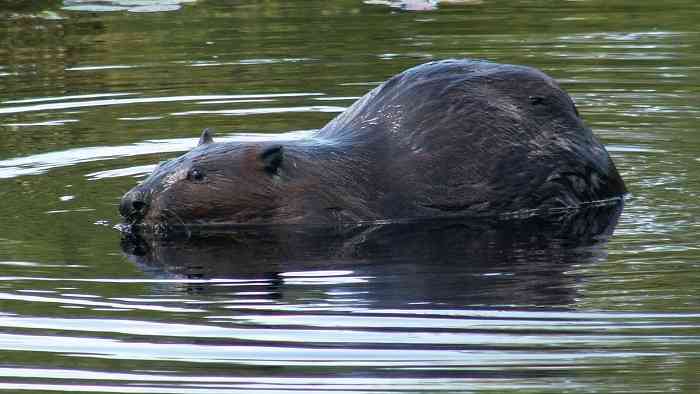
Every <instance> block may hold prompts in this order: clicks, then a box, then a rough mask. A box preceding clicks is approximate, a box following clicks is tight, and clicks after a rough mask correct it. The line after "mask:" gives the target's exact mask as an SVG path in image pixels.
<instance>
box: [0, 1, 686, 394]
mask: <svg viewBox="0 0 700 394" xmlns="http://www.w3.org/2000/svg"><path fill="white" fill-rule="evenodd" d="M64 3H65V4H64ZM136 3H143V4H147V3H153V4H154V3H155V2H133V1H131V2H129V1H122V2H119V1H114V2H110V3H109V4H107V3H106V2H102V3H98V2H94V3H89V2H84V1H83V2H81V1H77V0H76V1H67V0H66V1H64V2H63V3H62V2H61V1H7V0H6V1H4V2H0V201H1V203H0V390H2V391H6V392H27V393H28V392H36V393H39V392H56V391H64V392H129V393H224V392H226V393H236V392H241V393H248V392H265V393H288V392H333V393H365V392H366V393H399V392H400V393H417V392H425V393H435V392H465V393H466V392H469V393H472V392H495V393H516V392H517V393H594V392H595V393H658V392H663V393H668V392H680V393H697V392H700V373H699V370H700V284H699V280H700V251H699V248H700V241H699V239H700V220H698V218H699V217H700V204H699V203H698V201H699V200H698V197H699V195H700V181H698V179H699V178H698V177H699V176H700V161H699V158H700V135H699V134H698V131H699V128H698V125H699V123H700V122H699V121H700V109H699V108H700V105H699V104H700V28H698V21H699V20H700V3H698V2H697V1H695V0H692V1H691V0H669V1H664V2H661V1H617V2H610V1H569V2H563V1H489V0H483V1H463V2H443V3H440V4H438V5H437V7H426V6H421V4H419V3H423V2H418V1H416V2H413V3H414V4H413V6H412V7H413V8H435V9H433V10H431V11H421V12H418V11H416V12H409V11H404V10H401V9H400V8H396V7H390V6H389V5H390V4H389V3H398V2H388V1H385V2H381V1H379V2H374V3H378V4H365V3H363V2H362V1H360V0H339V1H315V0H303V1H302V0H291V1H206V0H200V1H192V2H184V1H180V2H178V1H169V2H160V3H159V4H157V5H156V6H154V5H153V4H151V6H150V7H147V8H143V7H142V8H138V7H136V8H135V9H134V8H132V9H131V11H128V10H127V9H128V8H129V7H135V6H134V4H136ZM368 3H371V2H368ZM95 4H97V5H99V6H100V7H96V6H95ZM143 4H141V5H142V6H143ZM394 5H395V4H394ZM107 6H109V7H111V8H107ZM136 6H138V4H136ZM64 7H65V8H64ZM409 8H410V7H409ZM107 9H114V11H111V12H107V11H104V10H107ZM96 10H103V11H100V12H97V11H96ZM137 11H142V12H137ZM144 11H150V12H144ZM450 57H472V58H484V59H489V60H493V61H498V62H504V63H518V64H527V65H531V66H535V67H538V68H541V69H542V70H544V71H545V72H547V73H548V74H550V75H552V76H553V77H555V78H556V79H557V80H558V81H560V83H561V84H562V86H563V87H564V88H565V89H566V90H567V91H569V93H570V94H571V95H572V96H573V97H574V98H575V100H576V102H577V105H578V108H579V110H580V112H581V115H582V116H583V118H584V119H585V120H586V122H587V123H588V124H589V125H590V126H591V127H592V128H593V129H594V131H595V132H596V134H597V135H598V136H599V137H600V138H601V139H602V140H603V142H604V143H605V144H606V146H607V147H608V149H609V151H610V152H611V154H612V156H613V159H614V160H615V162H616V164H617V167H618V169H619V170H620V172H621V173H622V175H623V177H624V178H625V180H626V182H627V185H628V188H629V189H630V192H631V197H630V198H629V199H628V200H627V203H626V206H625V209H624V211H623V213H622V215H621V216H620V220H619V223H618V224H617V227H616V229H615V232H614V235H612V236H611V237H609V238H608V237H596V238H595V239H594V240H589V241H586V242H583V241H581V242H578V243H575V244H574V245H571V244H566V243H560V242H558V240H556V239H555V238H556V237H551V238H550V237H549V235H550V232H548V231H544V230H543V231H541V232H540V231H539V230H538V229H537V228H535V229H533V228H527V229H520V228H518V229H517V230H513V229H506V230H503V229H500V230H497V231H493V232H488V233H485V234H479V235H474V236H473V237H470V236H465V234H464V233H454V232H445V233H439V232H438V233H436V232H431V233H430V235H426V234H423V233H421V230H420V229H418V230H416V229H412V230H411V231H413V232H412V233H411V234H410V235H408V236H405V237H404V238H399V240H400V242H399V241H397V242H395V243H393V244H392V245H390V249H391V250H392V258H381V259H378V258H375V259H358V260H352V259H351V260H349V261H348V260H343V261H336V260H333V259H330V258H318V257H319V256H323V253H320V254H319V253H311V252H309V254H308V255H304V254H303V253H302V255H303V256H305V257H303V258H297V259H294V260H289V261H279V260H270V259H267V258H262V257H261V256H262V255H261V254H258V253H249V254H247V255H245V256H243V255H242V254H239V252H240V250H237V249H235V248H234V249H230V248H229V246H225V247H223V248H220V249H213V247H212V246H211V245H205V246H204V247H200V248H199V249H187V248H184V249H178V248H177V247H174V248H164V250H162V251H159V253H161V254H160V256H161V259H160V260H158V259H156V260H157V261H147V260H140V259H135V258H133V257H132V258H128V257H127V256H126V255H125V253H124V251H123V250H122V248H121V247H120V234H119V233H118V232H117V231H116V230H115V229H114V228H113V226H114V225H115V224H117V223H118V222H119V217H118V212H117V206H118V202H119V198H120V196H121V195H122V194H123V193H124V192H125V191H126V190H128V189H129V188H130V187H132V186H133V185H134V184H135V183H136V181H137V180H138V179H140V178H141V177H142V176H144V175H145V174H146V173H148V172H149V171H150V170H151V169H152V168H153V165H154V164H155V163H157V162H158V161H160V160H163V159H165V158H170V157H174V156H176V155H178V154H179V153H181V152H183V151H185V150H187V149H189V148H190V147H191V146H193V145H194V144H195V143H196V138H197V136H198V134H199V132H200V131H201V129H202V128H204V127H213V128H215V129H216V130H217V132H218V134H219V135H220V136H222V138H223V139H231V140H236V139H246V138H258V137H257V136H256V135H257V134H260V133H282V132H292V131H293V132H300V133H302V134H303V132H305V131H309V130H313V129H316V128H319V127H321V126H323V125H324V124H325V123H326V122H327V121H328V120H330V119H331V118H332V117H333V116H335V114H336V113H338V112H339V111H342V109H343V108H345V107H347V106H348V105H350V104H351V103H352V102H353V100H354V99H355V98H357V97H359V96H361V95H363V94H364V93H366V92H367V91H368V90H369V89H371V88H372V87H373V86H375V85H376V84H377V83H379V82H380V81H383V80H385V79H387V78H388V77H390V76H391V75H393V74H395V73H397V72H400V71H401V70H403V69H405V68H407V67H410V66H413V65H416V64H419V63H422V62H425V61H428V60H431V59H443V58H450ZM251 134H252V135H251ZM513 232H514V233H513ZM435 234H439V236H436V235H435ZM533 234H534V235H533ZM533 239H534V240H533ZM455 240H457V241H455ZM436 244H437V245H436ZM287 247H292V248H293V246H289V245H287ZM319 249H323V245H321V246H320V247H319ZM193 251H194V252H193ZM222 256H223V257H222ZM397 256H398V257H397Z"/></svg>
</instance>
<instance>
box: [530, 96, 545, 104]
mask: <svg viewBox="0 0 700 394" xmlns="http://www.w3.org/2000/svg"><path fill="white" fill-rule="evenodd" d="M528 100H530V104H532V105H542V104H544V102H545V99H544V97H542V96H530V97H528Z"/></svg>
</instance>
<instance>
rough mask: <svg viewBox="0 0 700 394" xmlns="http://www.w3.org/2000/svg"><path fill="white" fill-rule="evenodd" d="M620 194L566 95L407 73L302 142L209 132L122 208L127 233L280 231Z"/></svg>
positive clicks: (504, 72) (508, 78) (471, 78)
mask: <svg viewBox="0 0 700 394" xmlns="http://www.w3.org/2000/svg"><path fill="white" fill-rule="evenodd" d="M625 192H626V189H625V185H624V182H623V181H622V179H621V178H620V175H619V174H618V172H617V170H616V169H615V166H614V164H613V163H612V161H611V159H610V157H609V155H608V153H607V151H606V150H605V148H604V147H603V145H602V144H601V143H600V142H599V141H598V140H597V139H596V138H595V136H594V135H593V134H592V132H591V130H590V129H589V128H588V127H587V126H585V124H584V123H583V121H582V120H581V118H580V117H579V115H578V112H577V110H576V108H575V106H574V103H573V101H572V100H571V98H570V97H569V96H568V94H566V92H564V91H563V90H562V89H561V88H560V87H559V86H558V85H557V84H556V82H554V80H552V79H551V78H550V77H548V76H547V75H545V74H543V73H542V72H540V71H538V70H535V69H532V68H529V67H524V66H514V65H503V64H496V63H490V62H483V61H469V60H447V61H440V62H432V63H427V64H424V65H420V66H417V67H414V68H412V69H409V70H407V71H404V72H403V73H401V74H398V75H396V76H394V77H393V78H391V79H390V80H388V81H387V82H385V83H384V84H382V85H380V86H378V87H377V88H375V89H374V90H372V91H371V92H369V93H368V94H367V95H365V96H364V97H363V98H361V99H360V100H358V101H357V102H356V103H355V104H353V105H352V106H351V107H350V108H348V109H347V110H346V111H345V112H343V113H342V114H340V115H338V116H337V117H336V118H335V119H333V120H332V121H331V122H330V123H328V124H327V125H326V126H325V127H323V128H322V129H321V130H319V131H318V132H317V133H315V135H313V136H312V137H310V138H308V139H304V140H289V141H280V140H275V141H274V142H269V143H266V142H249V143H215V142H213V140H212V138H211V135H210V134H209V132H208V131H206V130H205V132H204V133H203V134H202V137H201V139H200V144H199V146H197V147H196V148H194V149H193V150H192V151H190V152H188V153H187V154H185V155H183V156H181V157H179V158H177V159H174V160H171V161H170V162H168V163H166V164H164V165H162V166H160V167H159V168H157V169H156V170H155V171H154V172H153V174H151V175H150V176H149V177H148V178H147V179H146V180H145V181H144V182H142V183H141V184H140V185H138V186H136V187H135V188H134V189H132V190H131V191H129V192H128V193H126V194H125V195H124V197H123V198H122V202H121V206H120V212H121V214H122V216H123V217H124V218H125V220H126V221H127V222H128V223H131V224H135V223H144V224H147V225H153V224H213V223H227V224H285V223H290V224H291V223H307V224H310V223H319V224H325V223H329V224H330V223H338V222H357V221H365V220H377V219H406V218H420V217H437V216H457V215H481V214H488V215H492V214H502V213H509V212H516V211H522V210H531V209H549V208H566V207H577V206H580V205H581V204H584V203H587V202H593V201H599V200H606V199H611V198H616V197H620V196H621V195H623V194H624V193H625Z"/></svg>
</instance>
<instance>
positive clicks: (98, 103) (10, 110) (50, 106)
mask: <svg viewBox="0 0 700 394" xmlns="http://www.w3.org/2000/svg"><path fill="white" fill-rule="evenodd" d="M322 95H323V93H279V94H233V95H202V96H170V97H142V98H128V99H107V100H94V101H83V102H67V103H64V102H62V103H46V104H37V105H26V106H18V107H7V108H0V114H16V113H21V112H32V111H50V110H57V109H74V108H87V107H102V106H109V105H123V104H143V103H168V102H178V101H197V100H236V99H258V98H276V97H307V96H322Z"/></svg>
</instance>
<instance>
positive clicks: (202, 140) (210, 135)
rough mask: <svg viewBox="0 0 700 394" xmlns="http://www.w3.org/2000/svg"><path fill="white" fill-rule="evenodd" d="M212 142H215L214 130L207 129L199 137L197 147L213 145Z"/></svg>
mask: <svg viewBox="0 0 700 394" xmlns="http://www.w3.org/2000/svg"><path fill="white" fill-rule="evenodd" d="M212 142H214V130H212V129H209V128H207V129H204V131H202V135H201V136H200V137H199V143H198V144H197V146H199V145H206V144H211V143H212Z"/></svg>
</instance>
